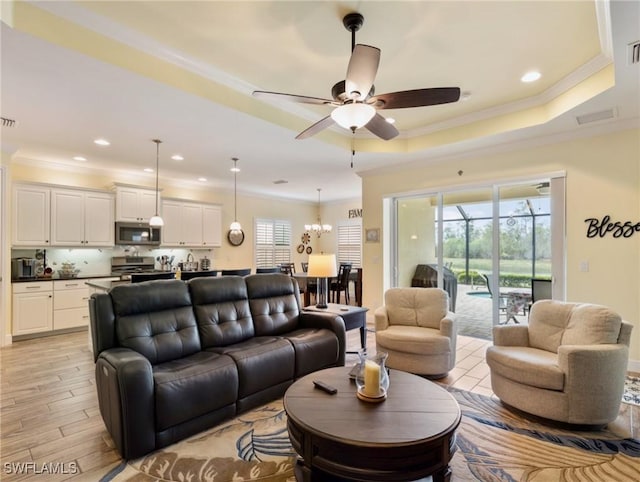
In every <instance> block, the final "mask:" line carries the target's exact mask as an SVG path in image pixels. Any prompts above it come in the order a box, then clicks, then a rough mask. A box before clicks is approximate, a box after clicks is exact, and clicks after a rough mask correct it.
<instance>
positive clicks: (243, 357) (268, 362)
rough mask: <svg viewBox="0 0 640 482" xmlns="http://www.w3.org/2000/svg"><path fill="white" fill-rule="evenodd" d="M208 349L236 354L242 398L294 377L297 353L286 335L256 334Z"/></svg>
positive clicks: (230, 354) (234, 356) (239, 391)
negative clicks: (223, 345) (236, 341)
mask: <svg viewBox="0 0 640 482" xmlns="http://www.w3.org/2000/svg"><path fill="white" fill-rule="evenodd" d="M265 276H266V275H265ZM208 350H210V351H213V352H216V353H220V354H224V355H228V356H230V357H231V358H233V360H234V362H235V363H236V366H237V367H238V379H239V384H240V385H239V388H238V398H239V399H240V398H244V397H247V396H249V395H252V394H254V393H257V392H259V391H261V390H264V389H266V388H269V387H272V386H275V385H278V384H280V383H282V382H286V381H288V380H293V374H294V367H295V353H294V351H293V346H292V345H291V343H289V342H288V341H287V340H285V339H283V338H280V337H275V336H256V337H254V338H251V339H249V340H246V341H243V342H240V343H236V344H234V345H230V346H226V347H215V348H209V349H208Z"/></svg>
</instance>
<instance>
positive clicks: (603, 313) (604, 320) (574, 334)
mask: <svg viewBox="0 0 640 482" xmlns="http://www.w3.org/2000/svg"><path fill="white" fill-rule="evenodd" d="M621 325H622V318H621V317H620V315H619V314H617V313H616V312H614V311H613V310H611V309H609V308H607V307H606V306H600V305H592V304H578V305H575V306H574V308H573V310H572V311H571V316H570V317H569V323H568V324H567V329H566V330H565V331H564V334H563V335H562V344H563V345H597V344H602V343H617V342H618V335H619V334H620V326H621Z"/></svg>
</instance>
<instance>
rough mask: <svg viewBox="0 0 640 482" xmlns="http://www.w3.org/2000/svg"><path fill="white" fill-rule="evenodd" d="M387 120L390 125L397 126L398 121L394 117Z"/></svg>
mask: <svg viewBox="0 0 640 482" xmlns="http://www.w3.org/2000/svg"><path fill="white" fill-rule="evenodd" d="M385 120H386V121H387V122H388V123H389V124H395V123H396V120H395V119H394V118H393V117H387V118H386V119H385Z"/></svg>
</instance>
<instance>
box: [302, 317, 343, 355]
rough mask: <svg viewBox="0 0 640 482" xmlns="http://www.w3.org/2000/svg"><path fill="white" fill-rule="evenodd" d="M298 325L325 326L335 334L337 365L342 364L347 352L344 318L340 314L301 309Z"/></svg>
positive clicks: (307, 326)
mask: <svg viewBox="0 0 640 482" xmlns="http://www.w3.org/2000/svg"><path fill="white" fill-rule="evenodd" d="M299 319H300V326H301V327H303V328H326V329H327V330H331V331H333V332H334V333H335V334H336V337H337V338H338V350H339V351H338V365H339V366H344V361H345V355H346V353H347V336H346V330H345V327H344V320H343V319H342V316H340V315H334V314H332V313H319V312H317V311H301V312H300V318H299Z"/></svg>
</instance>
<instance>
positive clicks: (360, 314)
mask: <svg viewBox="0 0 640 482" xmlns="http://www.w3.org/2000/svg"><path fill="white" fill-rule="evenodd" d="M302 310H303V311H316V312H326V313H331V314H332V315H340V316H342V319H343V320H344V328H345V330H346V331H349V330H353V329H355V328H360V346H362V348H366V347H367V311H369V308H364V307H362V306H352V305H339V304H337V303H328V304H327V307H326V308H316V306H315V305H311V306H305V307H304V308H302ZM347 353H354V352H347Z"/></svg>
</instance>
